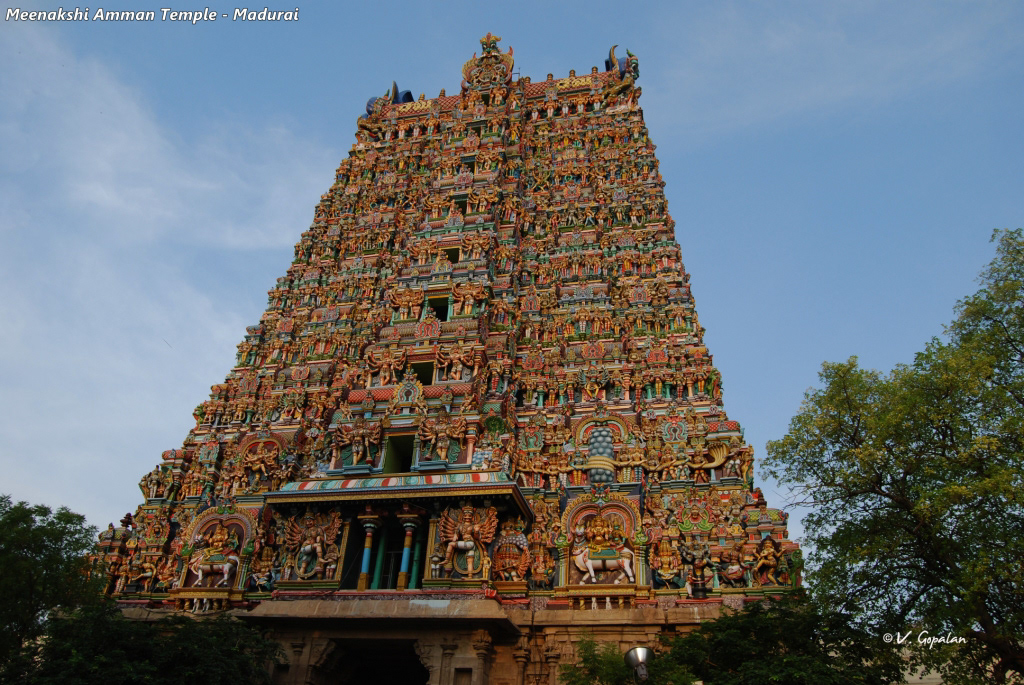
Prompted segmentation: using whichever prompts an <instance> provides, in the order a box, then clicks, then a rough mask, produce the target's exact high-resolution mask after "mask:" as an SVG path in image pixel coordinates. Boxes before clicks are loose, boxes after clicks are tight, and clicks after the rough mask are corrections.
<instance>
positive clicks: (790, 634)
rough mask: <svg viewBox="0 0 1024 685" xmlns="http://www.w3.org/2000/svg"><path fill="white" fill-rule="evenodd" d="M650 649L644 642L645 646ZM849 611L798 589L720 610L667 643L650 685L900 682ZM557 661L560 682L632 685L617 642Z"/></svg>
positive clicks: (896, 665) (894, 665)
mask: <svg viewBox="0 0 1024 685" xmlns="http://www.w3.org/2000/svg"><path fill="white" fill-rule="evenodd" d="M648 646H649V645H648ZM893 647H894V645H892V644H887V643H885V642H884V641H883V640H882V639H881V638H879V637H878V636H876V635H874V634H872V633H870V632H867V631H865V630H863V629H861V628H859V627H857V626H856V625H855V624H854V622H853V621H852V620H851V618H850V617H849V616H847V615H844V614H841V613H838V612H835V611H829V610H820V609H819V608H818V607H817V606H816V605H815V604H813V603H812V602H810V601H809V600H808V598H807V597H806V596H805V595H804V594H803V593H802V592H799V593H794V594H793V595H787V596H783V597H780V598H773V599H766V600H764V601H761V602H752V603H750V604H748V605H747V606H746V607H745V608H744V610H743V611H735V612H729V611H726V612H725V613H723V614H722V616H720V617H719V618H717V619H716V620H714V621H708V622H706V623H703V624H701V626H700V627H699V628H698V629H697V630H696V631H694V632H692V633H689V634H688V635H686V636H684V637H679V638H675V639H672V640H667V641H666V642H665V644H664V645H662V649H659V650H657V651H656V652H655V655H654V657H653V658H652V660H651V662H650V666H649V671H650V678H649V679H648V681H647V682H648V683H650V685H668V684H669V683H671V684H672V685H688V684H689V683H692V682H694V680H695V679H697V680H699V681H700V682H703V683H704V685H769V684H770V683H784V684H785V685H887V684H888V683H893V682H902V681H903V677H902V672H903V669H904V667H905V666H906V664H905V662H904V661H903V659H902V657H901V656H900V655H899V654H898V652H897V651H896V650H895V649H894V648H893ZM577 655H578V661H577V663H575V664H571V665H563V666H562V668H561V681H562V683H564V684H565V685H633V683H634V680H633V674H632V672H631V671H630V669H629V668H628V667H627V666H626V665H625V663H624V661H623V655H622V653H621V652H620V651H619V647H618V645H617V644H604V645H600V646H598V645H597V644H596V643H595V642H594V640H593V638H587V639H585V640H582V641H581V642H580V643H579V644H578V645H577Z"/></svg>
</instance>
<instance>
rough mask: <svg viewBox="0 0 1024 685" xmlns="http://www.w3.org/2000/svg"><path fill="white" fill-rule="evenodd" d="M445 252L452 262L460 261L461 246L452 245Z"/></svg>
mask: <svg viewBox="0 0 1024 685" xmlns="http://www.w3.org/2000/svg"><path fill="white" fill-rule="evenodd" d="M444 254H445V256H446V257H447V258H448V261H449V262H451V263H452V264H458V263H459V248H457V247H450V248H448V249H447V250H445V251H444Z"/></svg>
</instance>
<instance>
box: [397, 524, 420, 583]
mask: <svg viewBox="0 0 1024 685" xmlns="http://www.w3.org/2000/svg"><path fill="white" fill-rule="evenodd" d="M399 518H400V519H402V527H403V528H404V529H405V539H404V540H403V541H402V565H401V567H400V569H399V571H398V586H397V589H398V590H405V589H406V588H407V587H408V586H409V561H410V557H411V556H412V542H413V535H414V534H415V533H416V529H417V528H418V527H419V519H418V518H417V517H416V516H415V515H405V516H402V515H399Z"/></svg>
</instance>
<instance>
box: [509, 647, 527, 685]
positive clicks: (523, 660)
mask: <svg viewBox="0 0 1024 685" xmlns="http://www.w3.org/2000/svg"><path fill="white" fill-rule="evenodd" d="M512 658H513V659H515V662H516V671H517V677H516V685H526V665H527V664H528V663H530V650H529V642H527V641H526V639H521V640H520V641H519V644H518V645H517V646H516V650H515V651H514V652H512Z"/></svg>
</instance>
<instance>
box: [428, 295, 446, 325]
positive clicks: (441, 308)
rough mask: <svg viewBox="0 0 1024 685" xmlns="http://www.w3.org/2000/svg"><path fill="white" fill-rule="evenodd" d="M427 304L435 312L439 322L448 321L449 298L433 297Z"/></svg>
mask: <svg viewBox="0 0 1024 685" xmlns="http://www.w3.org/2000/svg"><path fill="white" fill-rule="evenodd" d="M427 304H428V305H429V306H430V308H431V309H433V310H434V316H436V317H437V320H438V321H447V320H448V298H447V297H432V298H430V299H429V300H427Z"/></svg>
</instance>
